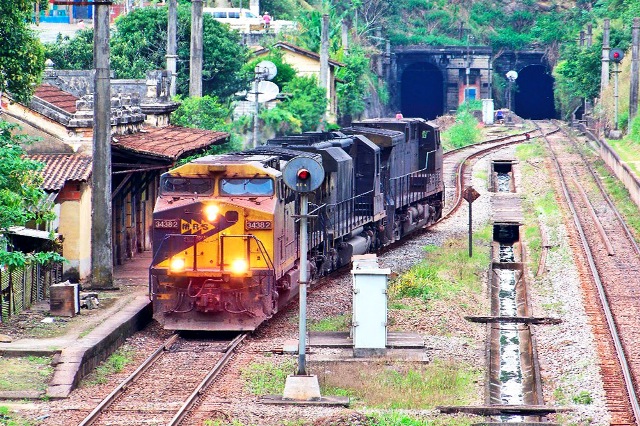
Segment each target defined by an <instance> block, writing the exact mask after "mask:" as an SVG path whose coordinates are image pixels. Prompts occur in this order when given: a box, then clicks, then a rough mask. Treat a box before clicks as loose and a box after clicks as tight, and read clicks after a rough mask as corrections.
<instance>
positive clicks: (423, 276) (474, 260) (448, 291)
mask: <svg viewBox="0 0 640 426" xmlns="http://www.w3.org/2000/svg"><path fill="white" fill-rule="evenodd" d="M489 228H490V227H487V229H483V230H482V231H481V233H476V235H475V236H474V245H476V249H475V250H473V256H472V257H469V249H468V247H467V246H466V244H465V243H464V242H462V240H461V241H450V242H447V244H445V246H443V247H437V246H427V247H425V252H426V255H425V259H424V260H423V261H421V262H419V263H417V264H416V265H414V266H413V267H412V268H411V269H409V271H407V272H405V273H403V274H402V275H400V276H399V277H397V278H396V279H395V280H394V281H393V282H392V283H391V286H390V289H389V293H390V295H391V296H392V298H393V299H399V298H402V297H417V298H421V299H423V300H448V299H451V298H452V297H455V296H456V295H457V294H459V293H460V292H462V291H476V292H479V291H480V288H481V276H482V274H483V271H484V269H485V268H486V265H487V264H488V262H489V259H488V254H487V253H486V250H482V249H480V248H479V247H482V245H483V244H485V241H488V240H489V239H490V238H491V235H490V229H489Z"/></svg>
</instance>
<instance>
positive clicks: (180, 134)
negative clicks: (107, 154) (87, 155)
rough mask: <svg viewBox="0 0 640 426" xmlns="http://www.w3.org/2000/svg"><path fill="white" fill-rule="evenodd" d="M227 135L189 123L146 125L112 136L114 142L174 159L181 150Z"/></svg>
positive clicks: (139, 151) (219, 139)
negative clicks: (134, 131) (162, 125)
mask: <svg viewBox="0 0 640 426" xmlns="http://www.w3.org/2000/svg"><path fill="white" fill-rule="evenodd" d="M228 137H229V134H228V133H225V132H214V131H212V130H201V129H191V128H188V127H179V126H167V127H146V128H145V129H143V130H142V131H140V132H137V133H132V134H130V135H116V136H113V137H112V143H111V146H113V147H118V148H120V149H123V150H126V151H133V152H137V153H142V154H147V155H152V156H155V157H164V158H166V159H169V160H172V161H174V160H177V159H178V158H179V157H180V156H181V155H182V154H185V153H191V152H195V151H197V150H199V149H202V148H206V147H208V146H209V145H215V144H220V143H223V141H224V140H225V139H227V138H228Z"/></svg>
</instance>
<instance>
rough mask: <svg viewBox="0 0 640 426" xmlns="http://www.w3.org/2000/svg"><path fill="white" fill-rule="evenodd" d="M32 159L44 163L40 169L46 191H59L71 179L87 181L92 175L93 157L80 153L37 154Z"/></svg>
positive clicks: (31, 156)
mask: <svg viewBox="0 0 640 426" xmlns="http://www.w3.org/2000/svg"><path fill="white" fill-rule="evenodd" d="M29 158H30V159H31V160H35V161H39V162H41V163H44V164H45V166H44V168H43V169H42V170H41V171H40V173H41V174H42V177H43V178H44V182H43V183H42V186H41V188H42V189H44V190H45V191H59V190H60V189H62V187H63V186H64V184H65V182H67V181H69V180H77V181H87V180H89V178H90V177H91V157H89V156H87V155H79V154H37V155H30V156H29Z"/></svg>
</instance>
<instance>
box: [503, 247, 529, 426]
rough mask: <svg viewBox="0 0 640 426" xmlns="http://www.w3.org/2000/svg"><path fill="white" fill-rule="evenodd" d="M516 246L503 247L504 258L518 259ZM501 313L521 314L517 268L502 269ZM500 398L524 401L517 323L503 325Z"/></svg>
mask: <svg viewBox="0 0 640 426" xmlns="http://www.w3.org/2000/svg"><path fill="white" fill-rule="evenodd" d="M514 259H515V257H514V253H513V246H503V245H501V246H500V261H501V262H514ZM497 273H498V277H499V279H500V291H499V294H498V297H499V300H500V316H517V315H518V311H517V302H516V271H512V270H508V269H498V271H497ZM500 382H501V388H500V399H501V402H502V404H506V405H521V404H524V389H523V383H522V382H523V379H522V367H521V364H520V336H519V333H518V325H517V324H501V326H500ZM500 420H502V421H504V422H522V421H524V417H523V416H511V415H509V416H500Z"/></svg>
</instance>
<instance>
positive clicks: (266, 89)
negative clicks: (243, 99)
mask: <svg viewBox="0 0 640 426" xmlns="http://www.w3.org/2000/svg"><path fill="white" fill-rule="evenodd" d="M278 93H280V88H279V87H278V85H277V84H275V83H273V82H271V81H260V82H259V83H258V102H259V103H265V102H267V101H270V100H272V99H275V98H276V96H278ZM247 100H248V101H251V102H255V101H256V94H255V92H249V93H248V94H247Z"/></svg>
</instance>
